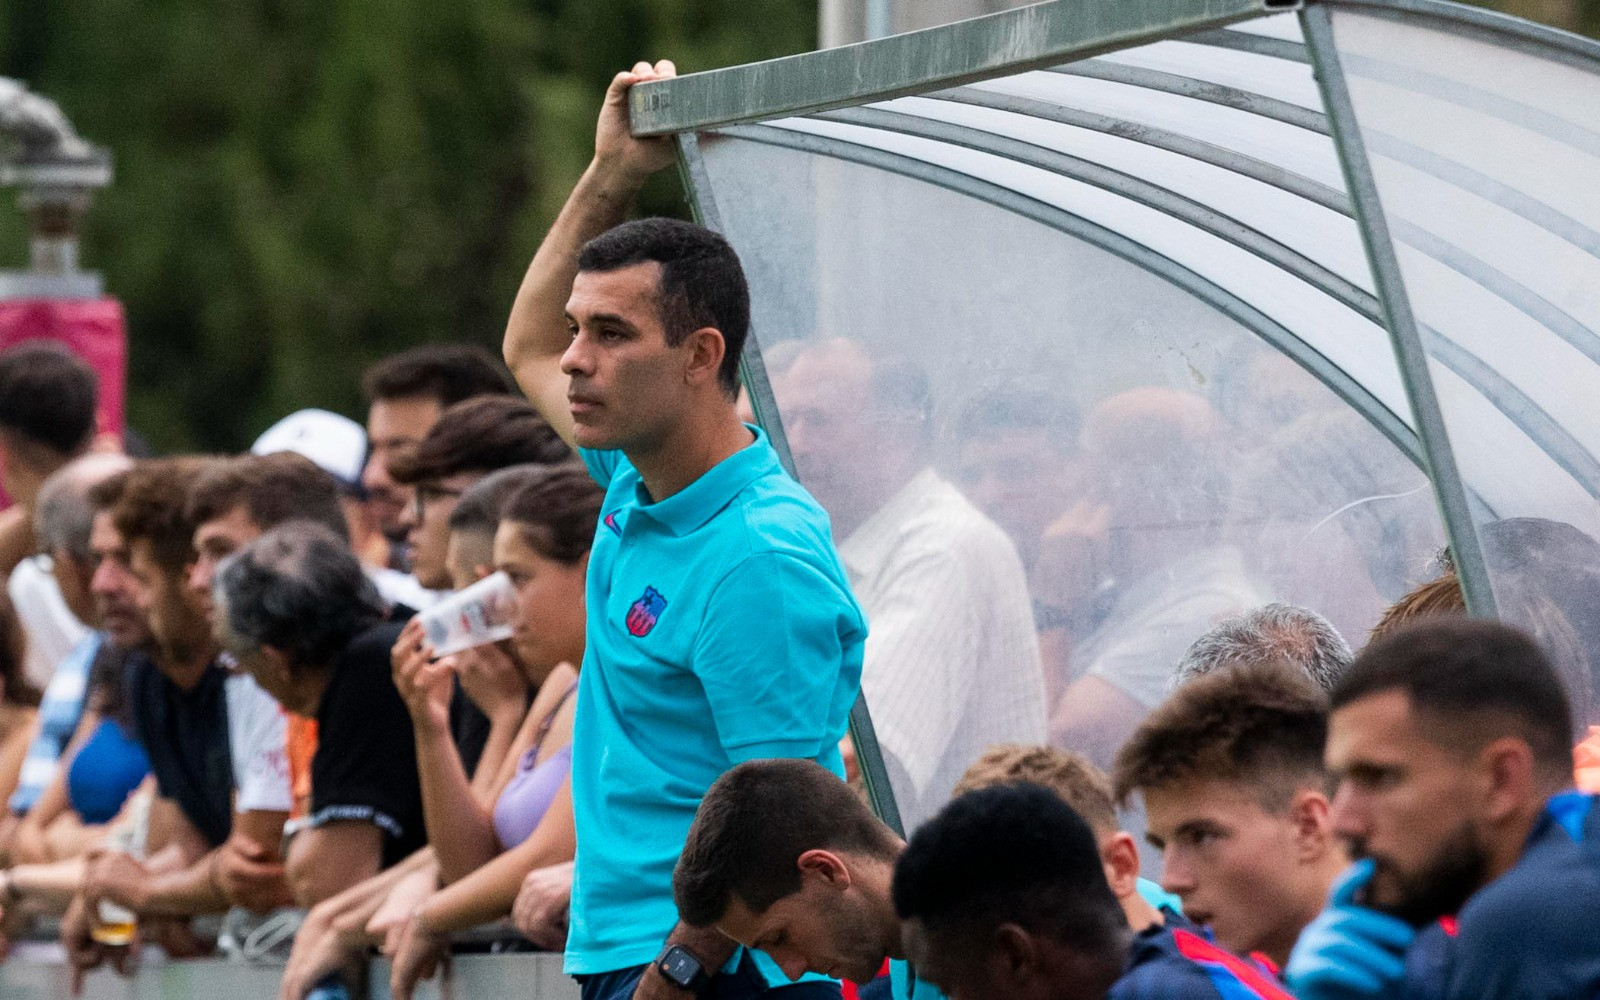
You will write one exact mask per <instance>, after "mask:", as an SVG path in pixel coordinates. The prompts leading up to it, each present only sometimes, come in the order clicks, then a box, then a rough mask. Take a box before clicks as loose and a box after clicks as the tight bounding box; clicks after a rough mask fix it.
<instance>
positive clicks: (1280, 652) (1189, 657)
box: [1169, 603, 1355, 691]
mask: <svg viewBox="0 0 1600 1000" xmlns="http://www.w3.org/2000/svg"><path fill="white" fill-rule="evenodd" d="M1354 656H1355V654H1353V653H1351V651H1350V644H1349V643H1347V642H1345V641H1344V636H1342V635H1340V634H1339V630H1338V629H1336V628H1334V627H1333V624H1332V623H1331V622H1329V621H1328V619H1326V618H1324V617H1322V616H1321V615H1319V614H1317V613H1316V612H1315V611H1312V610H1310V609H1308V608H1301V607H1296V606H1295V605H1293V604H1277V603H1273V604H1263V605H1262V606H1261V607H1259V608H1253V609H1251V610H1250V611H1246V612H1245V613H1244V614H1242V615H1236V616H1235V617H1233V618H1229V619H1227V620H1225V621H1223V622H1222V623H1221V624H1219V625H1217V626H1216V627H1215V628H1213V629H1212V630H1211V631H1209V632H1207V633H1206V634H1205V635H1202V636H1201V637H1200V638H1198V639H1196V640H1195V641H1194V643H1193V644H1192V645H1190V646H1189V648H1188V650H1186V651H1185V652H1184V654H1183V659H1181V660H1179V661H1178V669H1177V670H1176V671H1174V672H1173V675H1172V681H1171V684H1170V688H1169V689H1170V690H1174V691H1175V690H1177V689H1178V688H1179V687H1182V686H1183V685H1184V684H1186V683H1188V682H1189V681H1192V680H1194V679H1195V678H1196V677H1200V676H1202V675H1204V674H1209V673H1211V672H1212V671H1215V670H1219V669H1221V668H1223V667H1237V666H1247V665H1249V664H1253V663H1264V662H1266V661H1269V660H1275V661H1278V662H1280V663H1287V664H1289V665H1290V666H1292V667H1295V668H1296V669H1298V670H1300V671H1301V672H1303V673H1304V674H1305V675H1306V676H1307V677H1309V678H1311V680H1312V682H1313V683H1315V684H1316V685H1317V686H1318V687H1320V688H1321V689H1322V690H1324V691H1332V690H1333V685H1334V684H1335V683H1336V682H1337V681H1338V680H1339V676H1340V675H1341V674H1343V673H1344V672H1345V670H1346V669H1347V668H1348V667H1349V666H1350V661H1351V660H1352V659H1354Z"/></svg>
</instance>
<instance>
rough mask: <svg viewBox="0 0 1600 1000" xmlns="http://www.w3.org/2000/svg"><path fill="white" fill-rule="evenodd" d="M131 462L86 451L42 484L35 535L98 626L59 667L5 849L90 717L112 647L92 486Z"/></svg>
mask: <svg viewBox="0 0 1600 1000" xmlns="http://www.w3.org/2000/svg"><path fill="white" fill-rule="evenodd" d="M131 464H133V463H132V462H131V461H130V460H129V459H128V458H127V457H126V456H124V455H108V454H98V453H96V454H90V455H85V456H83V457H82V458H79V459H77V460H75V461H73V462H71V463H70V464H68V465H66V466H63V467H62V468H60V469H58V470H56V472H55V473H53V474H52V475H51V476H50V478H49V479H47V480H45V482H44V485H43V486H41V487H40V488H39V492H38V496H37V498H36V499H35V501H34V510H33V533H34V538H35V539H36V541H37V543H38V546H39V552H40V556H41V557H42V559H45V560H48V565H49V567H50V570H49V572H50V575H51V576H52V577H54V579H55V583H56V586H57V588H58V589H59V591H60V595H61V604H62V605H63V606H64V608H65V610H66V611H67V612H69V613H70V614H71V616H72V617H73V618H74V619H76V620H77V621H78V622H80V623H83V625H84V626H86V627H88V628H93V629H95V631H88V632H86V634H85V635H84V637H83V638H82V639H80V640H79V641H78V642H77V644H75V645H74V646H73V647H72V648H71V650H70V651H68V652H67V654H66V655H65V656H62V657H60V658H59V659H58V660H57V661H56V662H55V663H54V664H53V665H52V667H53V670H52V672H51V674H50V680H49V683H48V684H47V685H46V686H45V689H44V697H43V699H42V700H41V701H40V703H39V714H38V717H37V719H36V720H35V722H34V733H33V736H32V739H31V740H30V741H29V743H28V752H27V756H26V758H24V760H23V764H22V773H21V776H20V778H19V779H18V782H17V788H16V791H15V792H14V793H13V794H12V796H11V799H10V801H9V802H7V804H6V806H7V815H6V817H5V818H4V819H0V854H4V853H6V852H8V851H9V848H10V841H11V834H12V831H13V828H14V825H15V824H16V822H17V821H18V820H19V819H20V817H22V816H23V815H24V814H26V813H27V811H28V810H29V809H32V808H33V804H34V803H35V802H37V801H38V800H39V796H40V795H42V794H43V793H44V790H45V789H46V788H47V787H49V785H50V781H51V779H53V778H54V777H55V773H56V768H57V765H58V764H59V763H60V760H61V755H62V753H64V752H65V751H66V748H67V744H68V743H69V742H70V741H71V740H72V735H73V733H74V732H76V731H77V728H78V722H79V720H80V719H81V718H82V716H83V704H84V697H85V695H86V693H87V692H88V686H89V674H90V670H91V668H92V667H93V665H94V663H95V659H96V657H98V656H100V655H101V653H102V648H103V647H105V646H106V644H107V638H106V636H105V634H104V633H102V632H100V631H98V629H99V628H100V626H101V622H100V621H99V616H98V615H97V614H96V613H95V601H94V596H93V595H92V594H91V593H90V591H89V581H90V579H91V578H93V576H94V571H95V567H96V566H97V565H98V560H96V559H95V558H94V554H93V552H92V551H91V549H90V547H89V535H90V529H91V527H92V525H93V524H94V514H95V508H94V505H93V504H92V503H91V502H90V501H89V491H90V490H91V489H93V488H94V487H95V486H96V485H98V484H99V483H101V482H104V481H105V480H106V479H109V478H110V477H111V476H113V475H115V474H117V473H119V472H121V471H122V470H124V469H126V468H127V467H128V466H129V465H131Z"/></svg>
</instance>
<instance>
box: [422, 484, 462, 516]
mask: <svg viewBox="0 0 1600 1000" xmlns="http://www.w3.org/2000/svg"><path fill="white" fill-rule="evenodd" d="M465 492H466V490H454V489H451V488H450V487H448V486H418V487H417V488H416V489H415V490H414V491H412V501H411V507H412V510H413V512H415V514H416V517H417V520H418V521H419V522H420V521H421V520H422V518H423V515H424V514H426V513H427V504H428V503H429V502H430V501H431V502H433V503H438V502H439V501H440V500H459V499H460V498H461V494H463V493H465Z"/></svg>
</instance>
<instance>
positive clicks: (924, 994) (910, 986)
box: [889, 958, 945, 1000]
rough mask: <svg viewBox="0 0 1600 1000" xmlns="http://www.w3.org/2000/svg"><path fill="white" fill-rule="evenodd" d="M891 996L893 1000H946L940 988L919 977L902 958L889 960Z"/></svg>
mask: <svg viewBox="0 0 1600 1000" xmlns="http://www.w3.org/2000/svg"><path fill="white" fill-rule="evenodd" d="M889 996H891V997H892V998H893V1000H945V995H944V994H943V993H941V992H940V991H939V987H937V986H935V985H933V984H932V983H930V982H928V981H927V980H926V979H923V978H922V977H921V976H918V975H917V970H916V969H914V968H912V967H911V963H910V962H907V961H906V960H904V959H901V958H891V959H889Z"/></svg>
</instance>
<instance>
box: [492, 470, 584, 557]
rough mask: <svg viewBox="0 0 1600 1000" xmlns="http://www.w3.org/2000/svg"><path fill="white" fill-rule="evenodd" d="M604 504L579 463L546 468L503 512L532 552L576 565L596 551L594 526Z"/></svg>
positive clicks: (501, 515)
mask: <svg viewBox="0 0 1600 1000" xmlns="http://www.w3.org/2000/svg"><path fill="white" fill-rule="evenodd" d="M605 499H606V491H605V490H603V489H601V488H600V486H599V484H597V483H596V482H595V481H594V478H593V477H592V476H590V475H589V470H587V469H585V468H584V467H583V466H581V465H578V464H577V463H575V462H564V463H562V464H560V465H547V466H544V467H543V468H541V469H539V470H538V475H536V476H533V477H531V479H530V481H529V482H528V483H526V484H524V485H523V486H522V488H521V489H519V490H517V491H516V492H515V493H512V494H511V496H510V497H508V498H507V499H506V502H505V505H504V506H502V507H501V508H500V520H502V521H510V522H512V523H513V524H515V525H516V526H517V528H518V530H519V531H521V533H522V538H523V540H524V541H526V542H527V543H528V544H529V545H530V546H532V547H533V550H534V551H535V552H537V553H539V554H540V555H541V556H544V557H545V558H546V559H554V560H555V561H557V562H563V563H568V564H571V563H575V562H577V561H578V560H580V559H582V558H583V557H584V556H586V555H588V554H589V549H590V548H591V547H592V546H593V545H594V531H595V524H596V523H597V522H598V521H599V520H600V508H601V506H602V505H603V504H604V502H605Z"/></svg>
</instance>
